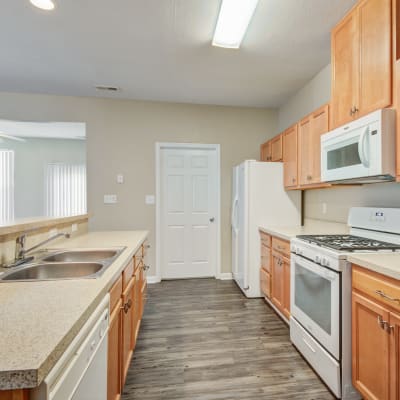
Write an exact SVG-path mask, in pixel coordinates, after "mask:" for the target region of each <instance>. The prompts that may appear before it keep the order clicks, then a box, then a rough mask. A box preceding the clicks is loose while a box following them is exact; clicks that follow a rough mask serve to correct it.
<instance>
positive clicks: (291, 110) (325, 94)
mask: <svg viewBox="0 0 400 400" xmlns="http://www.w3.org/2000/svg"><path fill="white" fill-rule="evenodd" d="M330 95H331V66H330V65H327V66H326V67H325V68H323V69H322V70H321V71H320V72H319V73H318V74H317V75H316V76H315V77H314V78H313V79H312V80H311V81H310V82H308V83H307V84H306V85H305V86H304V87H303V88H302V89H300V90H299V91H298V92H297V93H296V94H295V95H293V96H292V97H291V98H290V99H289V100H288V101H287V102H286V103H285V104H284V105H283V106H282V107H280V109H279V110H278V121H279V122H278V125H279V128H278V130H277V133H278V132H281V131H283V130H284V129H286V128H287V127H289V126H290V125H292V124H294V123H296V122H297V121H299V120H300V119H301V118H302V117H304V116H305V115H307V114H309V113H310V112H312V111H313V110H315V109H317V108H318V107H320V106H322V105H323V104H325V103H328V102H329V101H330ZM323 204H325V205H326V209H327V212H326V213H323ZM353 206H380V207H400V184H397V183H380V184H374V185H363V186H355V187H354V186H353V187H340V188H339V187H338V188H331V189H318V190H308V191H306V194H305V207H304V210H305V217H306V218H317V219H322V220H327V221H337V222H346V221H347V215H348V212H349V208H350V207H353Z"/></svg>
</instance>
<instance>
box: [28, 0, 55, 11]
mask: <svg viewBox="0 0 400 400" xmlns="http://www.w3.org/2000/svg"><path fill="white" fill-rule="evenodd" d="M30 2H31V3H32V4H33V5H34V6H35V7H37V8H40V9H41V10H46V11H50V10H53V9H54V3H53V1H52V0H30Z"/></svg>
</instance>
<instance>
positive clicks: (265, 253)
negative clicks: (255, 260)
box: [261, 242, 271, 272]
mask: <svg viewBox="0 0 400 400" xmlns="http://www.w3.org/2000/svg"><path fill="white" fill-rule="evenodd" d="M261 268H263V269H265V271H267V272H271V249H270V248H269V247H267V246H266V245H265V243H263V242H261Z"/></svg>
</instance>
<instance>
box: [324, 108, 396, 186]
mask: <svg viewBox="0 0 400 400" xmlns="http://www.w3.org/2000/svg"><path fill="white" fill-rule="evenodd" d="M394 149H395V113H394V110H391V109H383V110H378V111H375V112H373V113H371V114H368V115H366V116H364V117H362V118H360V119H358V120H356V121H353V122H351V123H349V124H348V125H345V126H341V127H339V128H337V129H335V130H333V131H331V132H329V133H326V134H325V135H322V136H321V176H322V180H323V181H324V182H334V181H337V182H341V181H346V180H347V181H348V182H349V183H353V182H360V183H368V182H371V183H372V182H379V181H384V180H393V179H394V178H393V177H394V175H395V150H394Z"/></svg>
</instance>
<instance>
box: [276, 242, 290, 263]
mask: <svg viewBox="0 0 400 400" xmlns="http://www.w3.org/2000/svg"><path fill="white" fill-rule="evenodd" d="M272 249H273V250H275V251H277V252H279V253H281V254H283V255H284V256H286V257H287V258H290V243H289V242H287V241H286V240H281V239H278V238H276V237H272Z"/></svg>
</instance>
